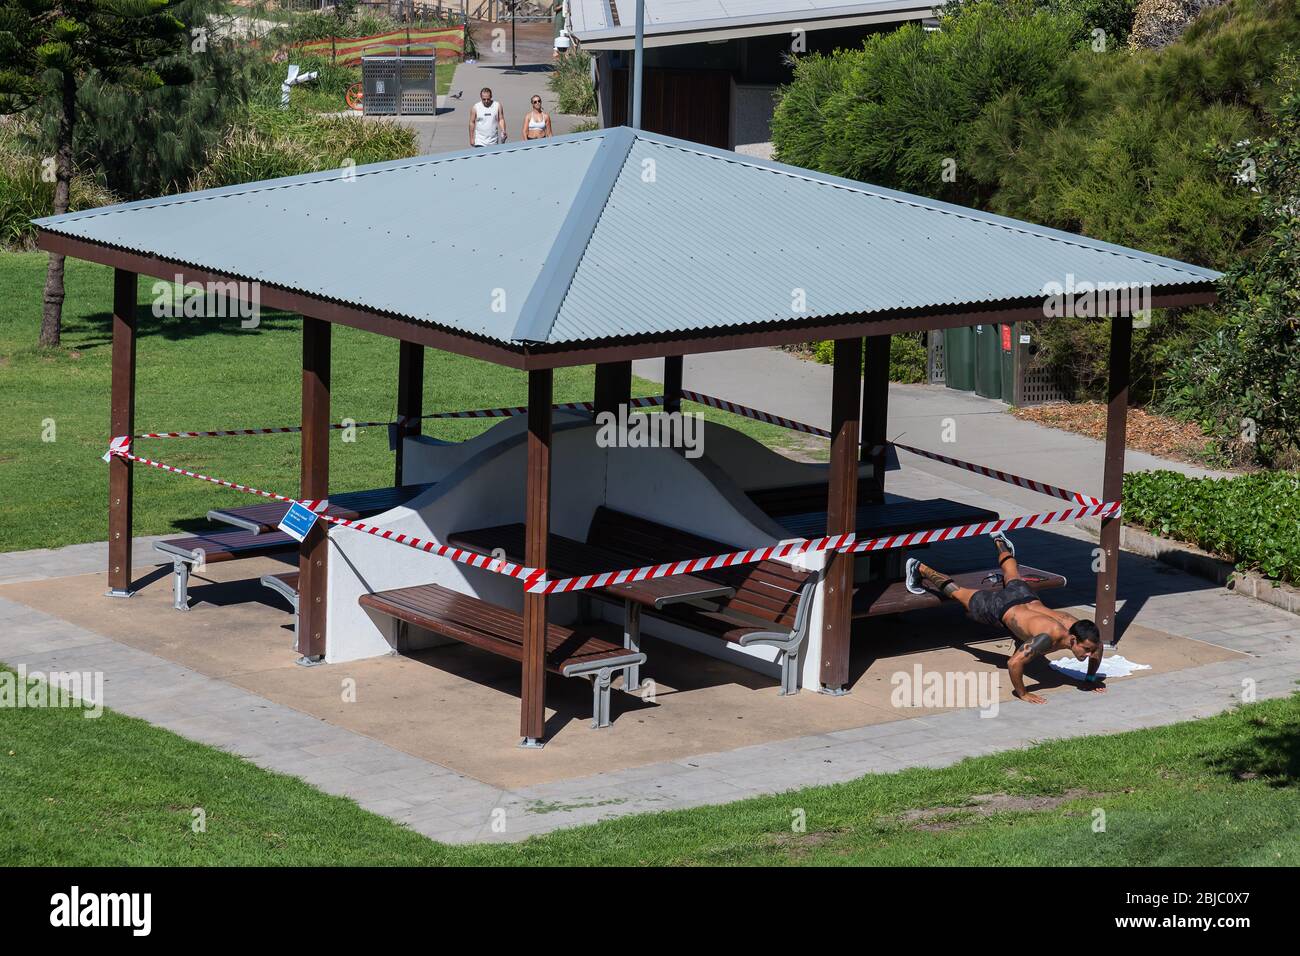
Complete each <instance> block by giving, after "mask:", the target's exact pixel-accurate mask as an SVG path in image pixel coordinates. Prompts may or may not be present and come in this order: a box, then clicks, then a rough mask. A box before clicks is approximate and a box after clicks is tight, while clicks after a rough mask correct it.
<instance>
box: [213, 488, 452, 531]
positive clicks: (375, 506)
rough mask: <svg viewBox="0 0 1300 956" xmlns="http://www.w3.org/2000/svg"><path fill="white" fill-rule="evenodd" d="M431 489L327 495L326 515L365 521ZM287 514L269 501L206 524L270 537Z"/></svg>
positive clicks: (217, 513)
mask: <svg viewBox="0 0 1300 956" xmlns="http://www.w3.org/2000/svg"><path fill="white" fill-rule="evenodd" d="M430 487H432V485H428V484H424V485H400V486H398V487H393V488H370V489H368V490H366V491H345V492H343V493H342V494H337V495H330V497H329V507H328V508H326V509H325V513H326V514H328V515H330V516H332V517H335V518H344V519H346V520H348V521H355V520H357V519H358V518H368V517H370V516H371V515H377V514H383V513H384V512H385V511H389V510H391V509H393V508H396V507H397V506H398V505H404V504H406V503H407V502H408V501H410V500H411V499H412V498H414V497H415V496H416V495H418V494H420V493H421V492H422V491H424V490H426V489H427V488H430ZM288 510H289V502H287V501H269V502H267V503H265V504H259V505H248V506H247V507H244V508H214V509H213V510H211V511H209V512H208V520H209V521H215V522H218V523H220V524H228V525H233V526H234V527H236V528H242V529H243V530H244V531H249V532H251V533H253V534H270V533H272V532H274V531H276V530H278V528H279V526H280V522H281V521H283V520H284V515H285V512H287V511H288Z"/></svg>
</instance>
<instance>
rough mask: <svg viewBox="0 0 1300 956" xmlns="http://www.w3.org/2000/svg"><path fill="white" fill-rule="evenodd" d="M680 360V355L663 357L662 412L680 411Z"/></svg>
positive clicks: (681, 357)
mask: <svg viewBox="0 0 1300 956" xmlns="http://www.w3.org/2000/svg"><path fill="white" fill-rule="evenodd" d="M682 359H683V356H681V355H665V356H664V411H666V412H680V411H681V410H682Z"/></svg>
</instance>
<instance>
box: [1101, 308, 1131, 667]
mask: <svg viewBox="0 0 1300 956" xmlns="http://www.w3.org/2000/svg"><path fill="white" fill-rule="evenodd" d="M1132 347H1133V319H1132V317H1131V316H1126V315H1125V316H1118V315H1117V316H1115V317H1114V318H1112V319H1111V320H1110V373H1109V378H1108V385H1107V396H1108V398H1107V405H1106V452H1105V461H1106V465H1105V471H1104V473H1103V475H1102V480H1101V497H1102V500H1104V501H1119V500H1120V499H1121V498H1122V497H1123V495H1124V442H1125V438H1126V433H1127V428H1128V387H1129V378H1130V376H1131V369H1132V355H1131V353H1132ZM1121 521H1122V518H1121V517H1120V516H1119V515H1112V516H1111V517H1108V518H1102V519H1101V551H1102V554H1101V570H1100V571H1099V572H1098V574H1097V628H1098V630H1100V631H1101V639H1102V641H1103V642H1105V643H1107V644H1113V643H1115V641H1116V640H1118V635H1116V633H1115V600H1116V597H1117V596H1118V595H1117V589H1118V586H1119V538H1120V534H1119V532H1120V522H1121Z"/></svg>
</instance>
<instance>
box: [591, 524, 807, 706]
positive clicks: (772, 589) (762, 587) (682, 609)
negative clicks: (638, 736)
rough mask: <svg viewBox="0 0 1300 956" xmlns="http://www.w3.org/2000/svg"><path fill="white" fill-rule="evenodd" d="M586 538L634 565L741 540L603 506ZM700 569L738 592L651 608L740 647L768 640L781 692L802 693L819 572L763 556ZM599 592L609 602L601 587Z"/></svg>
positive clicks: (719, 549)
mask: <svg viewBox="0 0 1300 956" xmlns="http://www.w3.org/2000/svg"><path fill="white" fill-rule="evenodd" d="M587 541H588V543H589V544H592V545H595V546H597V547H600V548H603V549H605V550H607V551H611V552H620V553H623V554H625V555H627V557H628V559H629V564H630V565H643V564H657V563H663V562H666V561H674V560H681V559H683V558H698V557H705V556H707V555H711V554H724V553H726V552H728V551H735V550H737V548H736V547H735V546H734V545H727V544H722V543H721V542H718V541H712V540H710V539H708V538H704V537H701V536H700V535H696V534H692V533H691V532H689V531H682V530H681V529H679V528H672V527H669V526H668V525H663V524H659V523H658V522H656V521H650V520H648V519H646V518H640V517H637V516H636V515H630V514H627V513H625V512H621V511H615V510H614V509H612V508H606V507H604V506H601V507H599V508H597V509H596V513H595V514H594V515H593V516H592V519H591V525H590V527H589V528H588V531H587ZM694 573H695V574H696V576H698V577H701V578H705V579H711V580H715V581H718V582H719V583H722V584H726V585H728V586H730V587H731V588H732V589H733V591H734V593H733V594H732V595H731V596H730V597H719V598H711V599H709V600H708V601H700V602H696V603H691V604H672V605H669V606H667V607H664V608H654V607H646V608H645V612H646V613H648V614H651V615H653V616H655V617H657V618H659V619H661V620H664V621H669V622H671V623H673V624H679V625H681V626H682V627H685V628H688V629H690V630H692V631H697V632H699V633H702V634H706V635H708V636H709V637H714V638H717V639H718V640H722V641H726V642H728V643H731V644H739V645H740V646H741V647H749V646H751V645H756V644H761V645H766V646H769V647H774V648H776V649H777V651H778V652H779V653H778V658H779V660H780V663H781V695H782V696H785V695H787V694H797V693H798V692H799V650H800V648H801V647H802V645H803V642H804V639H805V638H806V637H807V636H808V621H809V618H810V616H811V614H812V603H813V594H814V591H815V590H816V587H817V574H816V572H810V571H800V570H796V569H795V568H792V567H790V566H789V565H788V564H783V563H782V562H780V561H757V562H753V563H751V564H741V565H735V566H734V567H731V568H720V569H716V570H711V571H699V572H694ZM593 596H596V597H599V598H605V599H608V596H607V595H604V594H600V593H597V592H593Z"/></svg>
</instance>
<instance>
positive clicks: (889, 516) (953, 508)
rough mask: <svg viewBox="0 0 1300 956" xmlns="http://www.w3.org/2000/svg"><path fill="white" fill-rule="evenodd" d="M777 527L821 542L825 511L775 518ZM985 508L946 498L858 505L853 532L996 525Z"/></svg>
mask: <svg viewBox="0 0 1300 956" xmlns="http://www.w3.org/2000/svg"><path fill="white" fill-rule="evenodd" d="M775 520H776V523H777V524H779V525H780V526H781V527H783V528H785V529H786V530H787V531H789V532H790V534H792V535H794V536H795V537H799V538H820V537H821V536H822V535H824V534H825V533H826V510H825V509H824V508H823V509H821V510H819V511H804V512H792V513H790V514H784V515H777V516H775ZM997 520H998V513H997V512H996V511H990V510H989V509H988V508H979V507H976V506H975V505H967V504H962V503H961V502H960V501H952V500H950V499H948V498H927V499H922V500H915V501H887V502H883V503H881V504H867V505H859V506H858V510H857V514H856V515H855V516H854V522H853V530H854V532H855V533H856V534H857V536H858V537H859V538H881V537H885V536H886V535H891V534H898V533H899V532H902V531H929V530H930V529H932V528H947V527H951V526H953V525H959V524H974V523H976V522H979V521H997Z"/></svg>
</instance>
